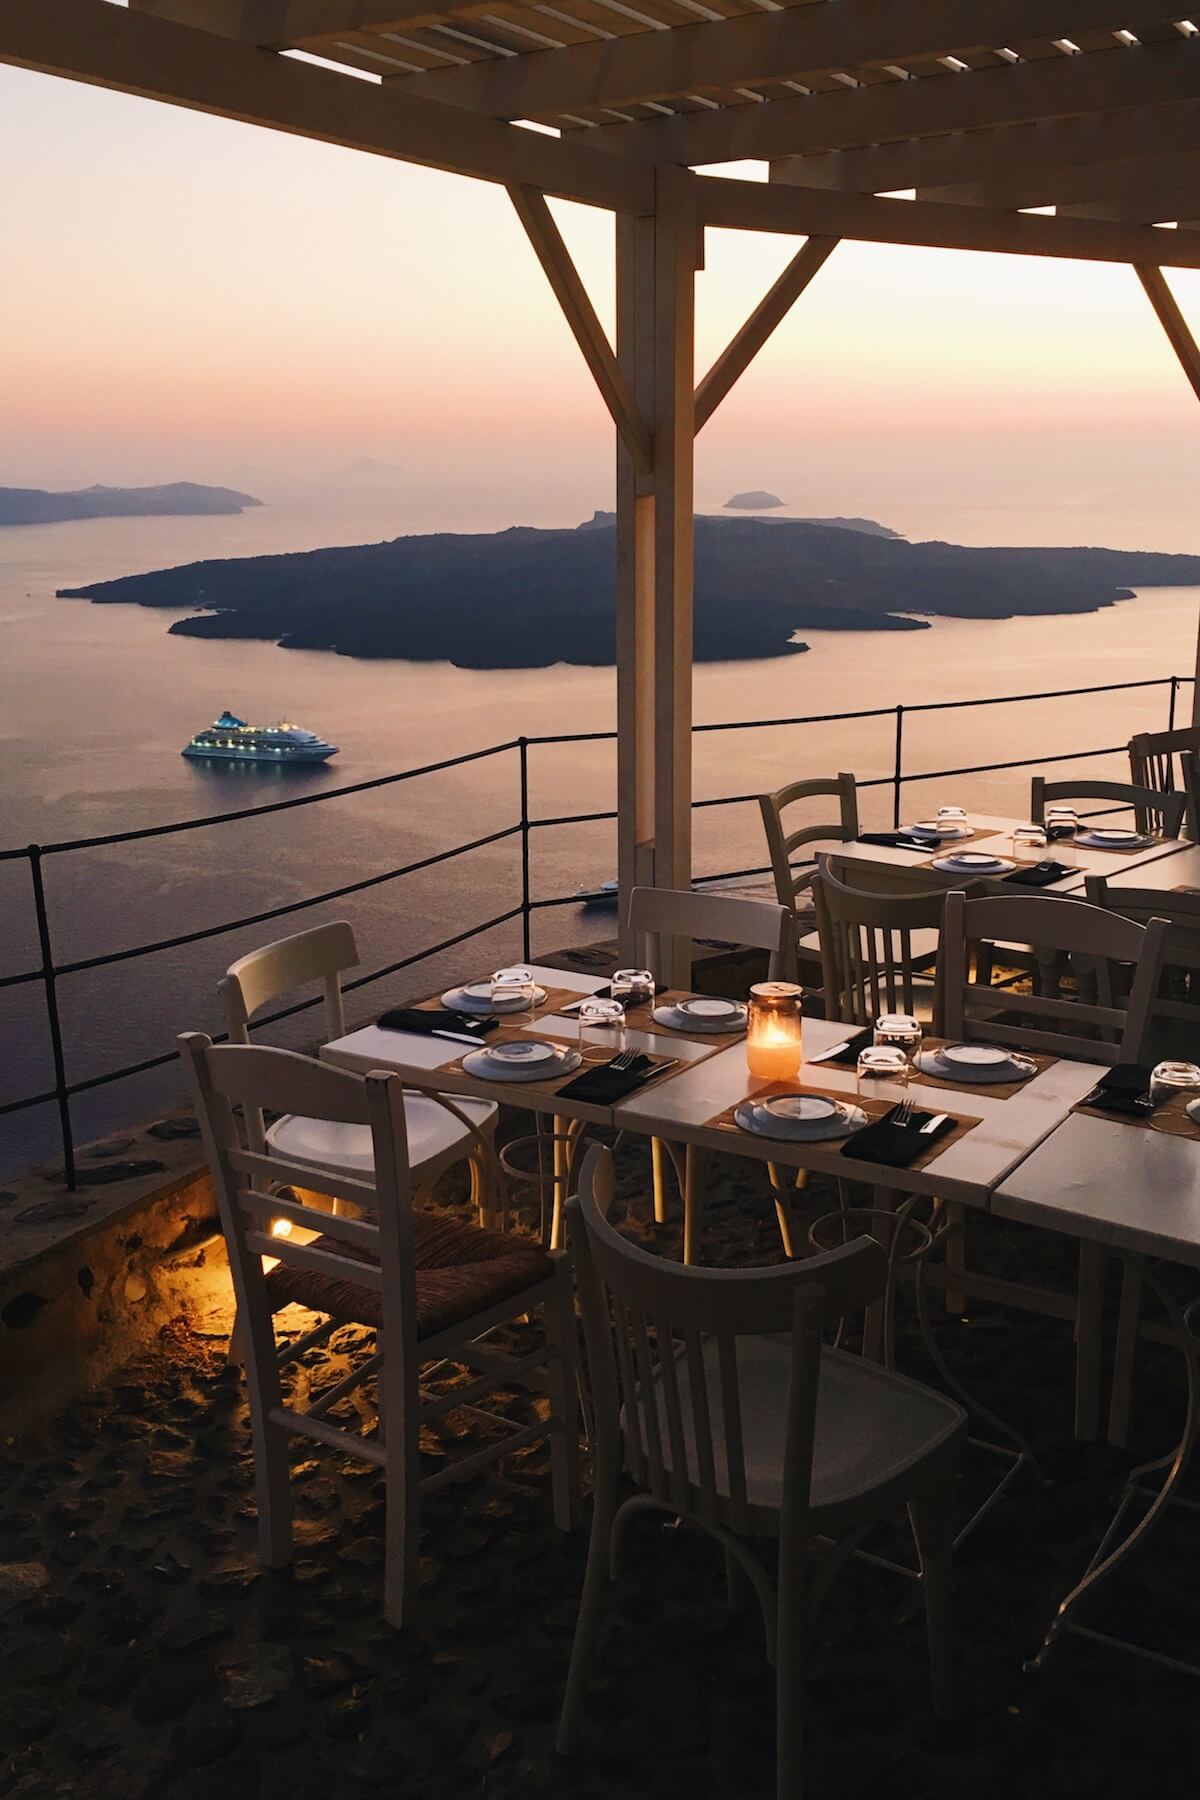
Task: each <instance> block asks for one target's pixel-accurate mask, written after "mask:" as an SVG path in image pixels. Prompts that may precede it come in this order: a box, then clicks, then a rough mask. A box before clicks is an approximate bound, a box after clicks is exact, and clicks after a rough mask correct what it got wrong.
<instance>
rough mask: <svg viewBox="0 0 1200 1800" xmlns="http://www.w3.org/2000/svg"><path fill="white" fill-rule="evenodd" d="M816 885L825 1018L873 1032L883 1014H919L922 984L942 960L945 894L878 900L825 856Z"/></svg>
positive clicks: (930, 891) (897, 895)
mask: <svg viewBox="0 0 1200 1800" xmlns="http://www.w3.org/2000/svg"><path fill="white" fill-rule="evenodd" d="M818 865H819V867H818V873H817V875H816V877H815V879H814V881H813V884H812V891H813V899H814V901H815V903H816V909H817V931H818V933H819V935H820V942H821V985H822V988H823V989H824V993H825V1017H826V1018H827V1019H841V1020H844V1021H845V1023H846V1024H847V1025H871V1024H874V1022H875V1020H876V1019H877V1018H878V1017H879V1015H880V1014H881V1013H886V1012H903V1013H915V1012H916V1010H917V994H916V983H917V980H918V978H919V976H920V975H921V974H922V973H925V974H926V994H927V995H928V987H929V982H928V974H927V973H926V971H927V968H928V964H929V962H930V961H931V959H933V958H935V957H936V955H937V946H938V934H939V932H940V930H941V924H942V911H943V908H944V907H945V903H946V890H945V888H925V889H920V890H918V891H914V892H912V893H903V892H897V893H891V894H880V893H875V892H873V891H868V890H867V889H865V888H859V887H854V886H853V885H851V883H849V882H847V881H845V880H844V879H842V874H841V870H840V869H839V867H838V862H837V856H836V854H835V855H833V856H820V857H819V858H818Z"/></svg>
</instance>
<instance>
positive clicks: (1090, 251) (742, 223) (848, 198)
mask: <svg viewBox="0 0 1200 1800" xmlns="http://www.w3.org/2000/svg"><path fill="white" fill-rule="evenodd" d="M693 180H694V181H695V182H696V185H697V187H698V189H699V190H700V199H699V208H700V217H701V219H702V220H703V222H704V223H705V224H706V225H713V226H720V227H724V228H725V229H728V230H733V231H777V232H782V233H784V234H786V235H789V236H790V235H795V236H797V237H803V236H810V235H812V234H813V233H815V234H817V235H818V236H825V237H843V238H850V239H853V240H857V241H858V242H860V243H872V244H908V245H910V246H913V247H917V248H919V247H922V246H924V247H927V248H932V249H941V250H976V251H978V250H986V251H992V252H996V253H999V254H1001V255H1013V256H1053V257H1063V258H1066V259H1069V260H1078V261H1082V262H1115V263H1152V264H1155V265H1158V264H1162V265H1163V266H1165V267H1169V268H1180V269H1200V233H1191V232H1183V231H1160V230H1157V229H1156V228H1155V227H1154V226H1152V225H1123V224H1109V223H1107V222H1105V221H1103V220H1091V219H1068V218H1062V219H1059V218H1053V217H1048V216H1044V215H1042V214H1038V213H1016V212H992V211H989V210H987V209H985V208H984V207H975V206H942V205H939V204H938V203H937V202H935V201H929V200H924V201H922V200H889V199H886V198H877V197H875V196H873V195H868V194H827V193H822V192H820V191H815V190H813V189H811V188H797V187H791V186H788V185H787V184H786V183H783V182H760V181H733V180H727V179H726V178H724V177H723V176H714V175H697V176H694V177H693Z"/></svg>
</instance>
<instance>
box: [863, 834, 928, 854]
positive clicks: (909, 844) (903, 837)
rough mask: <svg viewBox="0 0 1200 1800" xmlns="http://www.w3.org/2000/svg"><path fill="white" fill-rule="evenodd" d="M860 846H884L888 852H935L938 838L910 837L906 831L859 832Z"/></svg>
mask: <svg viewBox="0 0 1200 1800" xmlns="http://www.w3.org/2000/svg"><path fill="white" fill-rule="evenodd" d="M857 842H858V843H860V844H885V845H886V846H887V848H888V849H889V850H937V849H940V848H941V840H940V838H935V837H933V836H930V837H912V836H910V834H909V833H908V832H907V831H860V832H859V834H858V839H857Z"/></svg>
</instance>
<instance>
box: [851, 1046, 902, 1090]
mask: <svg viewBox="0 0 1200 1800" xmlns="http://www.w3.org/2000/svg"><path fill="white" fill-rule="evenodd" d="M907 1080H908V1058H907V1056H905V1054H904V1052H903V1050H902V1049H901V1048H900V1046H899V1045H898V1044H868V1045H867V1047H866V1049H865V1050H860V1051H859V1053H858V1085H859V1087H860V1088H861V1087H863V1086H864V1085H867V1086H869V1085H870V1084H871V1082H873V1081H900V1082H905V1081H907Z"/></svg>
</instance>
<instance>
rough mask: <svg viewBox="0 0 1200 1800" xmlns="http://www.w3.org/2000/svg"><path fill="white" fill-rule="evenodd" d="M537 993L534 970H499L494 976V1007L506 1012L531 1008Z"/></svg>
mask: <svg viewBox="0 0 1200 1800" xmlns="http://www.w3.org/2000/svg"><path fill="white" fill-rule="evenodd" d="M536 993H537V982H536V981H535V980H534V979H533V971H532V969H497V970H496V973H495V974H494V975H493V976H492V1005H493V1006H494V1007H498V1008H502V1009H503V1010H504V1011H505V1012H520V1011H523V1010H524V1009H525V1008H527V1007H531V1006H532V1005H533V1001H534V996H535V994H536Z"/></svg>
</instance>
